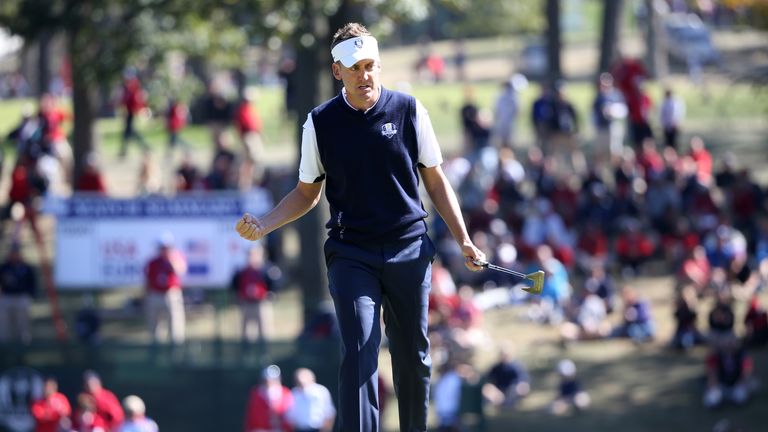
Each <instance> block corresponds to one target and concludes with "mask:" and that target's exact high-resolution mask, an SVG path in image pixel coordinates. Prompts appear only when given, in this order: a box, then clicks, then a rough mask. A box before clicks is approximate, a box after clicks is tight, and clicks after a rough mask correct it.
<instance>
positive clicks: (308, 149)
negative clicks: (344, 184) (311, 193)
mask: <svg viewBox="0 0 768 432" xmlns="http://www.w3.org/2000/svg"><path fill="white" fill-rule="evenodd" d="M324 174H325V169H324V168H323V163H322V162H321V161H320V152H319V151H318V149H317V135H316V134H315V124H314V123H313V122H312V114H311V113H310V114H307V121H305V122H304V131H303V132H302V134H301V161H300V162H299V180H301V181H302V182H304V183H314V182H315V180H316V179H317V178H318V177H320V176H322V175H324Z"/></svg>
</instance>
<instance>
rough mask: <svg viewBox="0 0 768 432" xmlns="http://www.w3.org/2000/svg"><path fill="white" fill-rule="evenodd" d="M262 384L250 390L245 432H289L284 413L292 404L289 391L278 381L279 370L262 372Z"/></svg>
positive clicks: (273, 367) (272, 367)
mask: <svg viewBox="0 0 768 432" xmlns="http://www.w3.org/2000/svg"><path fill="white" fill-rule="evenodd" d="M262 379H263V381H262V384H260V385H258V386H256V387H254V388H253V389H251V394H250V396H249V398H248V404H247V405H246V408H245V429H244V431H245V432H262V431H263V432H267V431H269V432H291V426H290V425H289V424H288V422H287V420H286V415H285V414H286V412H287V411H288V409H289V408H290V407H291V405H292V404H293V395H292V394H291V390H290V389H289V388H288V387H286V386H284V385H283V384H282V382H281V380H280V368H279V367H277V366H276V365H270V366H268V367H267V368H266V369H264V372H262Z"/></svg>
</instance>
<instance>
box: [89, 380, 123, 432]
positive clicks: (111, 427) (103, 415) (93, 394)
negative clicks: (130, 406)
mask: <svg viewBox="0 0 768 432" xmlns="http://www.w3.org/2000/svg"><path fill="white" fill-rule="evenodd" d="M81 396H86V399H87V397H90V398H92V401H93V408H94V409H95V412H94V413H95V416H96V417H98V418H99V419H101V420H103V422H104V425H105V430H106V432H113V431H116V430H117V427H118V426H120V425H121V424H122V423H123V419H125V413H124V412H123V408H122V407H121V406H120V401H119V400H118V399H117V396H115V394H114V393H112V392H111V391H109V390H107V389H106V388H104V386H103V385H102V383H101V377H99V375H98V374H97V373H96V372H94V371H91V370H89V371H86V372H85V373H84V374H83V393H81ZM78 401H80V398H78ZM86 405H87V404H86ZM86 408H87V406H86ZM86 411H88V410H87V409H86Z"/></svg>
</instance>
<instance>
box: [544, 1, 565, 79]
mask: <svg viewBox="0 0 768 432" xmlns="http://www.w3.org/2000/svg"><path fill="white" fill-rule="evenodd" d="M546 16H547V30H546V41H547V62H548V65H549V71H548V73H547V79H548V80H549V82H550V83H553V82H555V81H557V80H559V79H560V78H562V76H563V75H562V70H561V68H560V50H561V48H562V40H561V34H560V0H547V5H546Z"/></svg>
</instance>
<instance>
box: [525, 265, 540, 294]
mask: <svg viewBox="0 0 768 432" xmlns="http://www.w3.org/2000/svg"><path fill="white" fill-rule="evenodd" d="M525 278H526V279H528V280H530V281H531V282H533V285H531V286H530V287H528V288H523V291H528V292H529V293H531V294H541V290H542V289H543V288H544V271H543V270H539V271H535V272H533V273H529V274H527V275H525Z"/></svg>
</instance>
